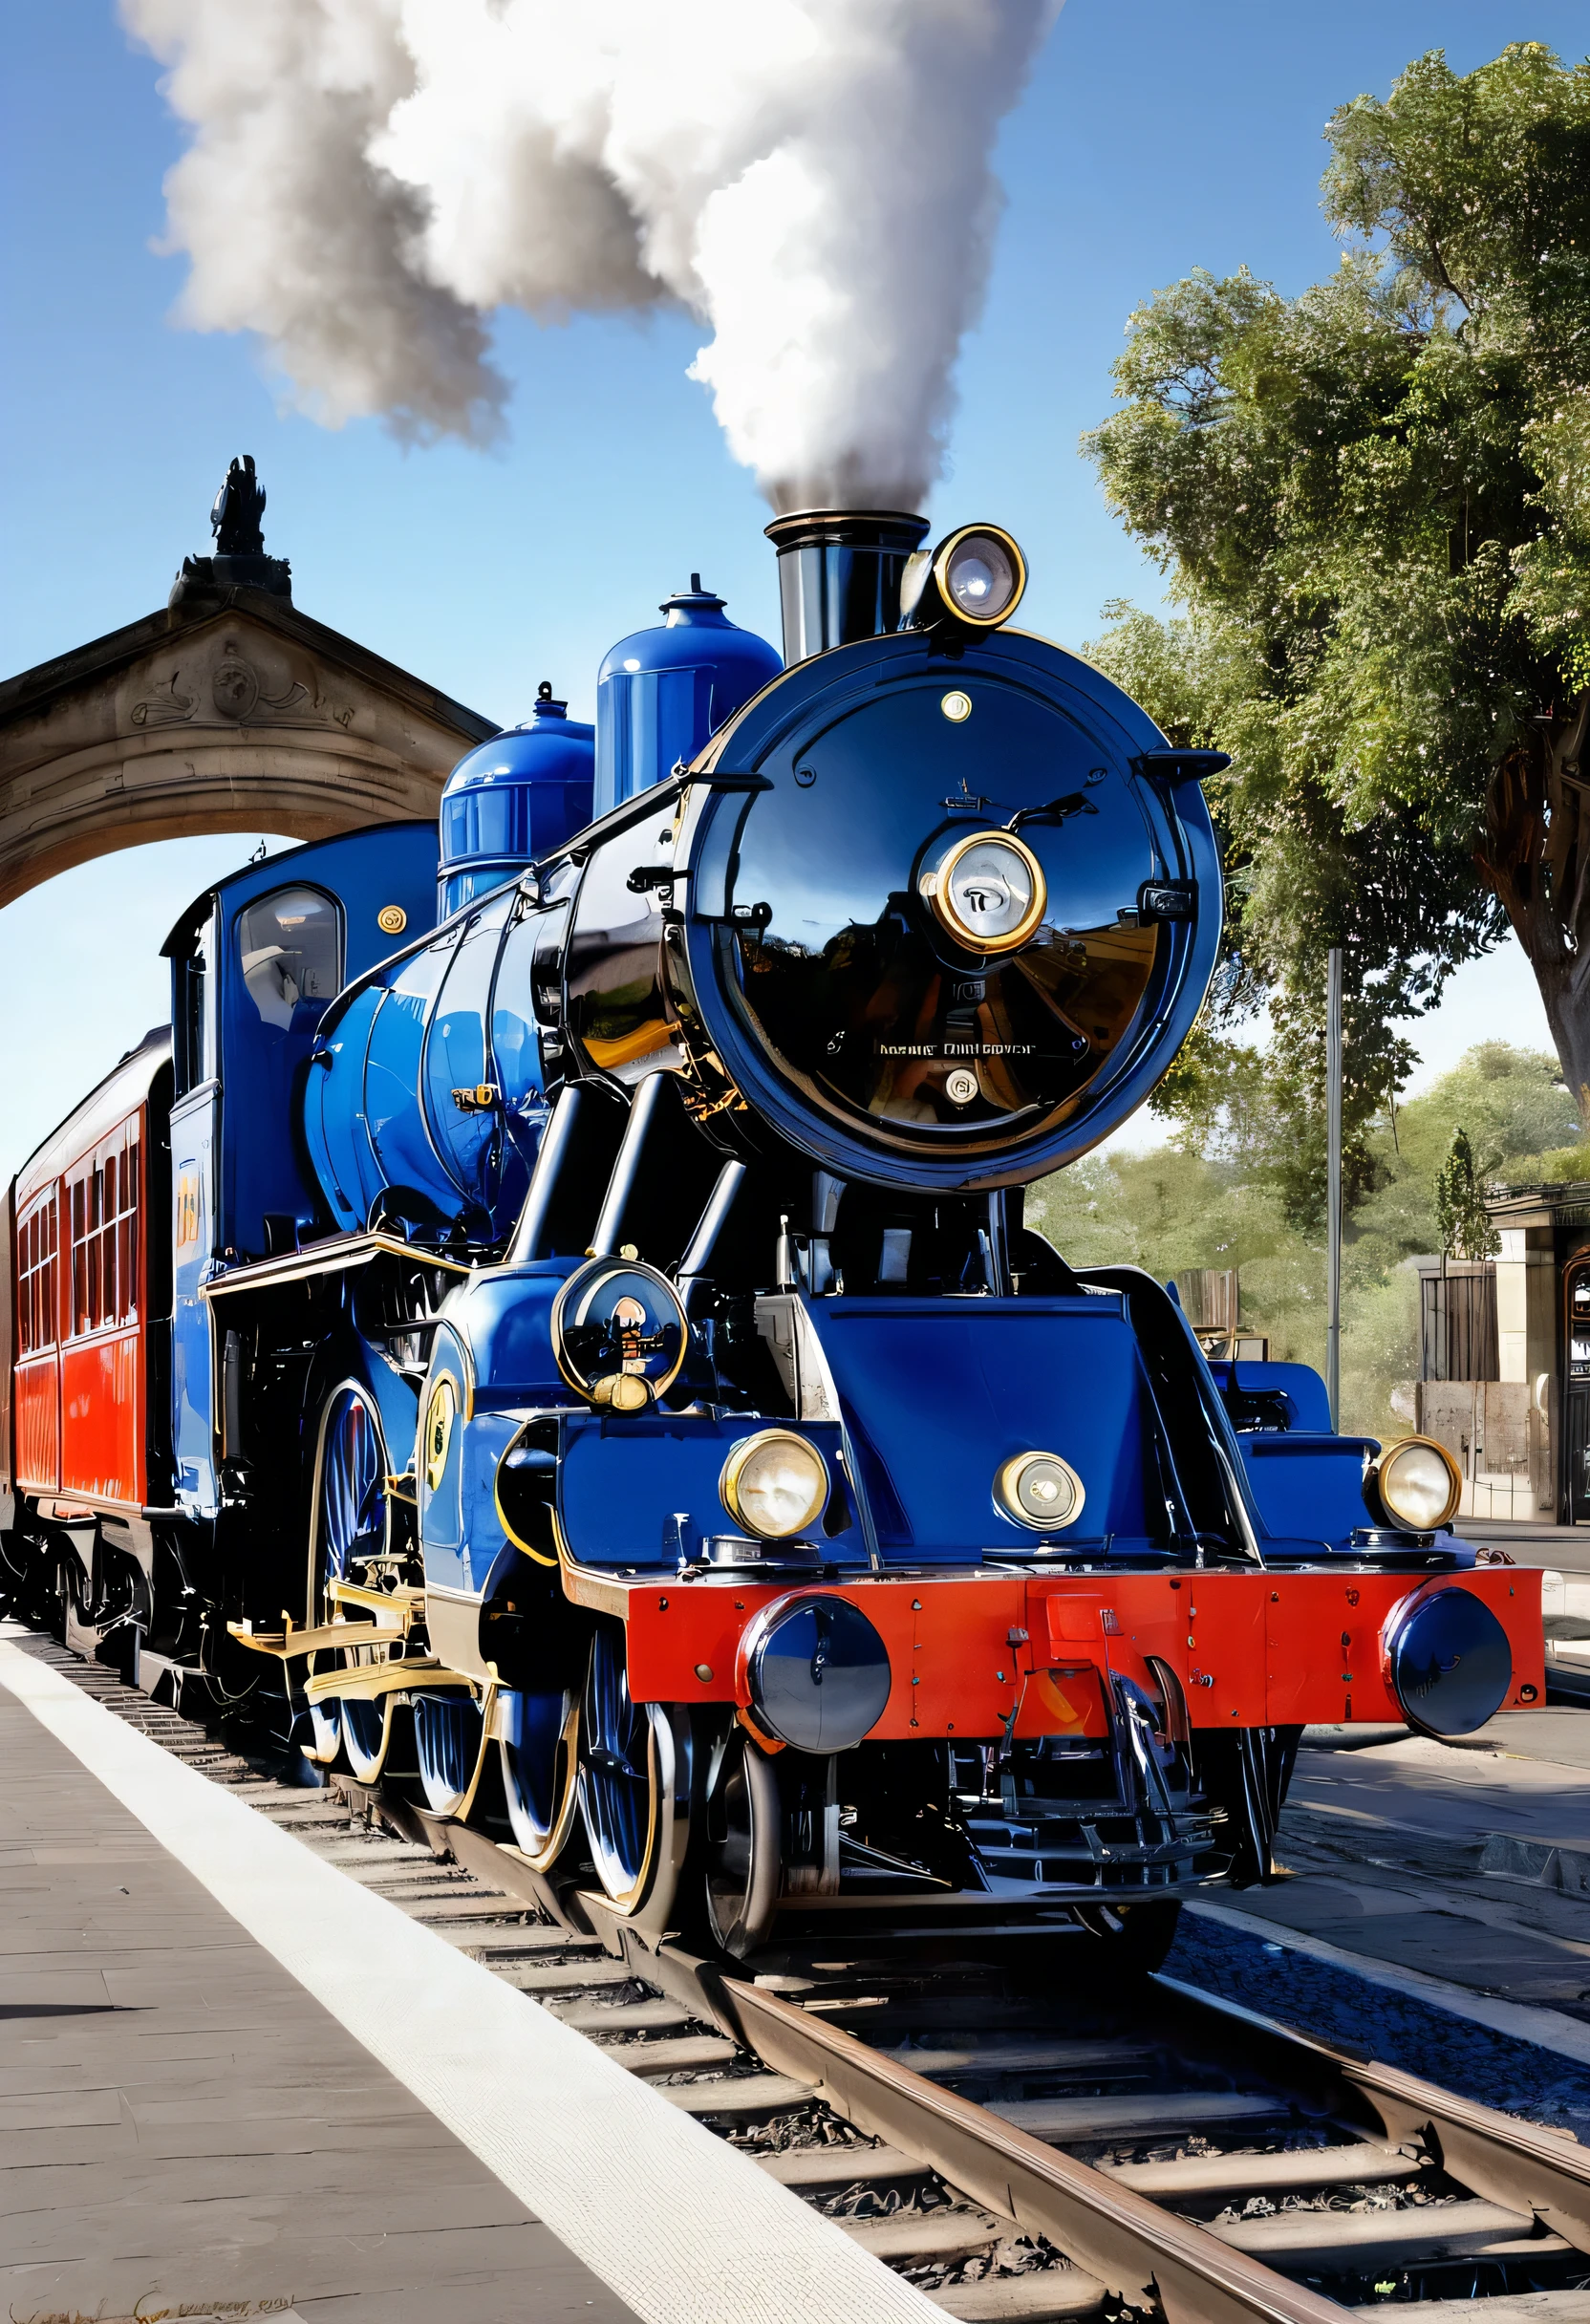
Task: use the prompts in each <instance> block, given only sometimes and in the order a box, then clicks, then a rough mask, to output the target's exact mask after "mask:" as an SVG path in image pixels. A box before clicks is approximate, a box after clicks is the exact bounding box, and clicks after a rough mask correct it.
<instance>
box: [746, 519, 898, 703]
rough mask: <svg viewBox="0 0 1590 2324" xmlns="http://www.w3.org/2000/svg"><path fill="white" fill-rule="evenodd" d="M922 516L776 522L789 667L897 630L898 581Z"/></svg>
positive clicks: (771, 530) (771, 531)
mask: <svg viewBox="0 0 1590 2324" xmlns="http://www.w3.org/2000/svg"><path fill="white" fill-rule="evenodd" d="M927 529H928V520H927V518H926V517H925V516H907V515H905V514H904V513H903V512H902V511H901V510H899V509H896V508H803V509H799V510H797V512H796V513H795V514H794V515H793V516H781V517H776V518H775V519H774V521H773V523H772V524H771V525H769V526H768V527H767V538H768V539H769V540H770V541H771V542H772V544H773V546H774V548H775V549H777V550H778V552H779V600H780V606H781V610H782V612H783V615H784V661H785V663H786V664H791V663H794V662H798V661H809V660H810V658H811V656H813V655H814V654H826V653H827V650H828V648H829V647H830V646H844V645H849V643H850V641H851V640H852V639H853V638H857V637H882V636H885V635H887V634H888V633H889V632H890V631H892V630H896V629H898V628H899V626H900V576H901V574H902V572H903V571H904V570H905V563H906V559H907V558H908V557H909V556H910V555H911V554H912V552H913V549H917V548H919V547H920V546H921V541H922V536H923V534H924V533H925V532H926V531H927Z"/></svg>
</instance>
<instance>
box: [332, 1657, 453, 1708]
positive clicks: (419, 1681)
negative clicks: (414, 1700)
mask: <svg viewBox="0 0 1590 2324" xmlns="http://www.w3.org/2000/svg"><path fill="white" fill-rule="evenodd" d="M427 1687H446V1688H449V1689H454V1690H459V1689H462V1691H463V1692H464V1693H466V1694H478V1693H479V1692H480V1691H481V1682H480V1680H479V1679H475V1678H470V1677H469V1676H468V1675H467V1674H466V1673H465V1672H464V1671H462V1670H449V1669H447V1668H445V1667H444V1666H443V1665H442V1664H440V1663H433V1662H412V1663H394V1662H385V1663H371V1664H369V1665H368V1667H367V1668H364V1669H355V1670H316V1671H313V1672H312V1673H311V1675H310V1676H309V1677H308V1678H307V1679H306V1680H305V1681H304V1696H305V1700H306V1701H307V1702H311V1703H324V1702H326V1701H328V1700H330V1699H332V1698H335V1697H340V1698H342V1699H344V1700H347V1701H353V1702H360V1703H374V1702H378V1701H379V1699H380V1697H381V1696H382V1695H385V1694H403V1693H407V1692H410V1691H411V1690H412V1691H419V1689H424V1688H427Z"/></svg>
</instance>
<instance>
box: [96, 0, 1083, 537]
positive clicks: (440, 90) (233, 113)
mask: <svg viewBox="0 0 1590 2324" xmlns="http://www.w3.org/2000/svg"><path fill="white" fill-rule="evenodd" d="M1060 5H1061V0H687V5H686V6H684V7H673V8H670V7H665V6H663V5H661V4H660V0H576V5H574V6H572V7H570V6H569V0H121V7H122V14H123V18H124V20H125V22H126V24H127V26H128V28H129V30H130V31H131V32H133V33H134V34H135V35H136V36H137V37H138V38H139V39H140V40H141V41H142V42H143V43H145V45H146V46H147V47H148V48H150V49H151V50H153V52H154V53H155V54H156V55H157V56H158V57H160V58H161V61H162V62H163V63H164V64H166V65H167V66H168V67H169V68H170V71H169V75H168V78H167V81H166V84H165V86H166V91H167V95H168V97H169V98H170V101H171V103H172V105H173V107H174V108H175V110H176V111H177V112H178V113H179V114H180V115H181V116H182V117H183V118H184V119H185V120H187V121H189V122H190V123H191V124H192V125H193V131H194V135H193V139H192V142H191V144H190V146H189V149H188V151H187V152H186V153H185V154H184V155H183V159H182V160H181V161H179V162H178V163H177V164H176V166H175V168H174V169H173V170H172V171H171V173H170V175H169V177H168V179H167V181H166V195H167V204H168V212H169V226H170V242H171V245H172V246H174V247H178V248H181V249H183V250H185V251H186V252H187V253H188V255H189V257H190V259H191V261H192V269H191V272H190V275H189V278H188V281H187V285H186V287H185V290H184V291H183V298H182V302H181V306H180V309H179V312H180V314H181V317H182V319H183V321H185V322H187V323H190V324H191V325H193V326H194V327H195V328H197V329H199V330H205V331H252V332H257V333H259V334H261V336H262V337H263V338H264V339H265V340H266V342H267V343H268V345H269V351H270V355H271V357H272V359H273V361H274V362H275V364H276V365H277V366H279V368H280V370H281V371H282V372H283V373H284V374H285V375H286V377H287V378H288V380H289V381H290V383H291V389H292V394H293V396H294V398H295V399H296V401H297V402H298V404H299V405H300V407H301V408H302V409H303V410H305V411H306V412H308V413H310V414H311V415H312V417H313V418H315V419H316V420H320V421H322V422H323V423H324V424H326V425H328V426H332V427H335V426H339V425H341V424H342V422H343V421H345V420H351V419H355V418H358V417H361V416H365V415H369V414H374V413H381V414H385V415H386V416H387V418H388V419H389V420H391V422H392V424H393V425H394V426H396V427H397V428H398V430H399V431H400V432H402V433H404V434H406V435H411V436H417V437H422V438H423V437H434V436H439V435H451V436H459V437H462V438H464V439H465V440H467V441H477V442H480V441H489V440H490V439H491V438H492V437H493V436H495V435H496V434H498V433H499V431H500V430H501V427H502V424H503V406H504V403H505V398H506V396H507V392H508V391H507V383H506V382H505V379H504V378H503V377H502V375H501V374H500V373H499V372H498V371H497V370H496V369H495V368H494V367H493V365H492V363H491V362H490V360H489V355H488V349H489V341H488V335H487V330H486V325H485V321H484V319H483V318H484V316H485V315H486V314H488V313H489V312H490V311H491V310H492V309H494V308H496V307H499V306H503V305H513V306H518V307H521V308H523V309H525V311H526V312H527V313H529V314H531V315H533V316H535V317H536V318H537V319H538V320H540V321H543V322H554V321H558V320H562V319H564V318H566V317H567V316H569V314H571V313H574V312H602V311H610V312H611V311H614V310H625V309H630V310H634V309H643V308H648V307H653V306H656V305H658V304H664V303H671V302H672V303H679V304H682V305H683V306H684V307H686V308H687V309H688V310H689V311H690V312H692V313H693V314H695V315H697V316H698V317H699V318H700V320H701V321H702V322H703V324H705V325H706V326H708V327H709V328H710V331H711V334H712V336H711V338H710V340H709V341H708V343H707V344H706V345H705V346H703V347H702V349H701V351H700V353H699V355H698V356H697V358H696V361H695V363H694V365H693V366H692V376H693V377H696V378H698V379H699V380H701V381H702V382H703V384H704V385H705V386H707V387H708V388H709V389H710V390H711V392H712V396H713V402H714V408H715V410H716V412H717V415H718V418H719V420H720V423H721V425H722V427H723V429H724V432H725V434H726V436H727V438H728V441H729V445H730V448H731V450H732V451H733V453H734V455H735V458H736V459H737V460H740V461H741V462H743V463H745V464H746V465H747V466H749V467H750V468H752V469H753V470H754V471H755V473H756V476H757V480H758V482H759V483H760V484H761V485H762V487H763V491H764V492H766V494H767V495H768V497H769V498H770V499H771V500H772V501H773V502H774V505H775V506H778V507H802V506H857V505H860V506H878V507H882V506H889V507H904V508H914V507H916V506H917V505H918V504H919V502H920V501H921V500H922V498H923V497H924V495H925V494H926V491H927V488H928V486H929V484H931V483H932V481H933V479H934V478H935V475H936V474H937V473H938V470H939V466H940V463H941V457H942V444H943V437H944V431H945V428H946V426H947V423H948V420H949V416H950V411H951V407H952V393H951V387H950V371H951V366H952V364H953V362H954V360H955V355H956V349H957V347H958V346H959V343H960V340H961V337H962V334H964V333H965V331H966V330H967V328H968V326H969V325H970V324H971V323H972V322H973V321H974V320H975V319H976V316H977V313H978V309H979V306H980V303H981V299H982V293H983V289H984V285H985V282H986V280H987V273H988V264H989V255H990V249H991V245H992V238H993V231H994V226H995V224H996V221H997V218H998V214H999V201H1000V196H999V187H998V185H997V183H996V181H995V179H994V177H993V175H992V172H991V170H990V167H989V153H990V150H991V148H992V145H993V141H994V137H995V133H996V130H997V128H998V125H999V120H1000V118H1002V116H1003V115H1004V114H1005V113H1006V112H1007V111H1008V110H1009V108H1010V106H1011V105H1012V104H1013V103H1014V101H1015V99H1016V97H1017V96H1018V95H1019V93H1020V91H1021V85H1022V82H1023V80H1024V78H1025V75H1026V72H1027V69H1028V67H1029V65H1030V63H1031V61H1032V58H1033V57H1034V55H1035V54H1037V51H1038V49H1039V47H1040V46H1041V44H1042V40H1043V38H1044V36H1045V34H1046V32H1048V29H1049V26H1050V24H1051V23H1052V22H1053V19H1054V16H1055V14H1056V13H1057V12H1058V9H1059V6H1060Z"/></svg>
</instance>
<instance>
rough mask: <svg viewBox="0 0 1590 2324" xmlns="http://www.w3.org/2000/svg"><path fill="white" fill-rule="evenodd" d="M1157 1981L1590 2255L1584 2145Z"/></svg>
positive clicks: (1288, 2073) (1298, 2075)
mask: <svg viewBox="0 0 1590 2324" xmlns="http://www.w3.org/2000/svg"><path fill="white" fill-rule="evenodd" d="M1154 1983H1155V1984H1156V1985H1157V1986H1159V1987H1160V1988H1161V1989H1162V1990H1165V1991H1167V1992H1171V1993H1174V1994H1175V1995H1176V1996H1177V1998H1178V1999H1179V2000H1181V2001H1183V2002H1185V2003H1186V2004H1188V2005H1189V2006H1190V2007H1191V2008H1192V2009H1193V2010H1194V2011H1196V2012H1200V2013H1201V2014H1203V2015H1205V2016H1206V2017H1208V2018H1210V2019H1212V2020H1218V2021H1220V2022H1221V2023H1222V2024H1224V2025H1229V2026H1232V2027H1234V2028H1240V2029H1241V2030H1242V2032H1243V2033H1244V2034H1245V2035H1246V2037H1247V2040H1248V2044H1249V2047H1250V2050H1251V2051H1257V2052H1261V2053H1262V2052H1268V2054H1269V2060H1273V2062H1269V2060H1267V2063H1269V2071H1270V2072H1271V2073H1272V2074H1273V2075H1274V2076H1275V2077H1276V2078H1277V2079H1279V2080H1283V2081H1287V2082H1290V2083H1291V2084H1292V2085H1293V2086H1294V2087H1297V2086H1298V2084H1299V2083H1300V2081H1302V2080H1305V2079H1307V2080H1309V2081H1311V2082H1312V2084H1313V2087H1314V2088H1315V2089H1316V2090H1318V2091H1320V2092H1321V2095H1323V2094H1324V2093H1325V2092H1326V2091H1328V2085H1329V2083H1330V2082H1331V2081H1336V2082H1341V2083H1345V2084H1346V2085H1347V2087H1348V2088H1349V2089H1350V2090H1352V2091H1354V2092H1356V2093H1357V2094H1358V2096H1359V2097H1360V2098H1362V2100H1363V2102H1364V2107H1365V2109H1366V2111H1367V2112H1368V2113H1369V2114H1370V2115H1371V2116H1372V2118H1373V2119H1374V2121H1375V2123H1376V2124H1377V2126H1378V2128H1379V2129H1380V2130H1381V2132H1382V2133H1383V2134H1384V2135H1385V2137H1386V2139H1387V2140H1388V2141H1391V2142H1392V2143H1394V2144H1395V2143H1400V2142H1401V2141H1404V2140H1408V2139H1418V2140H1420V2141H1423V2143H1424V2145H1425V2147H1426V2149H1427V2151H1428V2152H1429V2153H1430V2154H1431V2155H1432V2156H1433V2157H1434V2158H1435V2160H1436V2162H1437V2163H1439V2164H1440V2165H1441V2167H1442V2168H1443V2169H1444V2170H1446V2171H1447V2172H1449V2173H1450V2176H1451V2177H1452V2178H1453V2179H1456V2180H1459V2181H1460V2182H1461V2183H1462V2184H1463V2185H1465V2186H1468V2187H1472V2188H1473V2190H1474V2192H1475V2194H1477V2195H1483V2196H1485V2197H1486V2198H1487V2200H1488V2201H1490V2202H1492V2203H1502V2204H1506V2205H1507V2206H1508V2208H1509V2209H1510V2210H1514V2211H1522V2212H1525V2213H1528V2214H1532V2215H1533V2216H1534V2217H1535V2218H1536V2219H1537V2220H1539V2221H1540V2223H1541V2224H1542V2226H1544V2227H1549V2228H1550V2229H1551V2231H1552V2232H1553V2234H1556V2235H1560V2236H1561V2237H1562V2239H1563V2241H1564V2242H1565V2243H1570V2244H1572V2245H1573V2246H1574V2247H1575V2249H1577V2250H1579V2251H1585V2252H1590V2149H1586V2148H1585V2147H1582V2146H1580V2145H1579V2141H1577V2140H1576V2139H1573V2138H1571V2137H1564V2136H1560V2135H1558V2133H1556V2132H1554V2131H1550V2130H1542V2129H1541V2128H1540V2127H1539V2126H1538V2125H1537V2124H1536V2123H1534V2122H1520V2121H1517V2120H1515V2118H1514V2117H1513V2116H1512V2115H1505V2114H1499V2113H1497V2112H1496V2110H1495V2109H1494V2108H1493V2107H1490V2106H1481V2105H1478V2104H1476V2103H1475V2101H1474V2100H1473V2099H1472V2098H1459V2097H1458V2096H1457V2095H1456V2093H1455V2092H1453V2091H1450V2090H1443V2089H1442V2088H1441V2086H1440V2085H1439V2083H1436V2082H1427V2081H1423V2080H1421V2078H1420V2077H1419V2076H1417V2075H1416V2074H1405V2073H1404V2072H1403V2070H1402V2068H1401V2067H1400V2066H1386V2065H1382V2064H1380V2063H1379V2062H1378V2061H1377V2060H1375V2059H1372V2058H1368V2057H1355V2056H1354V2055H1352V2054H1351V2053H1350V2052H1348V2051H1346V2050H1342V2049H1338V2048H1335V2047H1333V2046H1332V2044H1330V2043H1329V2042H1323V2041H1320V2040H1318V2039H1317V2038H1316V2037H1315V2036H1314V2035H1312V2034H1300V2033H1299V2032H1298V2031H1297V2030H1296V2028H1294V2027H1292V2026H1286V2025H1281V2024H1280V2023H1278V2021H1277V2020H1276V2019H1275V2018H1273V2017H1265V2016H1262V2015H1260V2014H1259V2012H1257V2011H1256V2010H1250V2009H1246V2008H1244V2006H1243V2005H1242V2004H1241V2003H1240V2002H1236V2001H1225V2000H1222V1999H1220V1998H1219V1997H1218V1996H1217V1995H1215V1994H1213V1993H1207V1992H1204V1991H1203V1990H1201V1989H1200V1988H1199V1987H1197V1986H1192V1985H1185V1984H1183V1982H1182V1981H1181V1979H1180V1978H1178V1977H1167V1976H1165V1975H1164V1974H1163V1973H1161V1974H1160V1975H1158V1976H1156V1977H1155V1979H1154Z"/></svg>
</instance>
